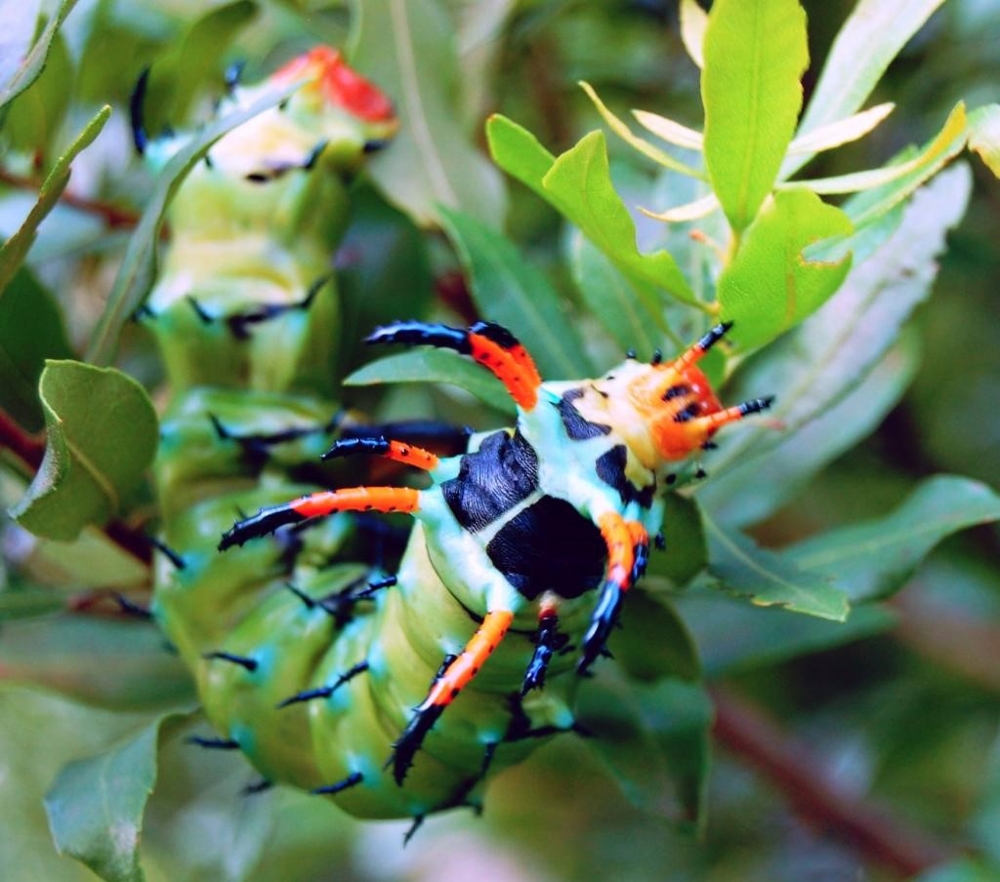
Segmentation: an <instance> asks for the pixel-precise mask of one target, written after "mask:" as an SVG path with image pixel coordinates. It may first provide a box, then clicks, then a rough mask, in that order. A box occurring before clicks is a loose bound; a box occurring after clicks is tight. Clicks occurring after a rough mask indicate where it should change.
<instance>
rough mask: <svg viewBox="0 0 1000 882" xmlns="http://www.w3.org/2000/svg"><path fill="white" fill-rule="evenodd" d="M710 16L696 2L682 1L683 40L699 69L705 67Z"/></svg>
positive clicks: (690, 0) (694, 0)
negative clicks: (706, 30) (706, 35)
mask: <svg viewBox="0 0 1000 882" xmlns="http://www.w3.org/2000/svg"><path fill="white" fill-rule="evenodd" d="M707 27H708V16H707V15H706V14H705V10H704V9H702V8H701V7H700V6H699V5H698V4H697V2H696V0H681V40H682V41H683V43H684V48H685V49H687V54H688V55H690V56H691V60H692V61H693V62H694V63H695V64H696V65H698V67H704V66H705V56H704V46H705V29H706V28H707Z"/></svg>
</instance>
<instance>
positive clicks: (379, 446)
mask: <svg viewBox="0 0 1000 882" xmlns="http://www.w3.org/2000/svg"><path fill="white" fill-rule="evenodd" d="M388 450H389V441H388V440H387V439H386V438H385V436H383V435H379V436H377V437H369V438H340V439H339V440H338V441H336V442H335V443H334V445H333V447H331V448H330V449H329V450H328V451H327V452H326V453H324V454H323V455H322V456H321V457H320V459H324V460H327V459H337V458H339V457H341V456H352V455H354V454H357V453H370V454H372V455H375V456H381V455H383V454H385V453H387V452H388Z"/></svg>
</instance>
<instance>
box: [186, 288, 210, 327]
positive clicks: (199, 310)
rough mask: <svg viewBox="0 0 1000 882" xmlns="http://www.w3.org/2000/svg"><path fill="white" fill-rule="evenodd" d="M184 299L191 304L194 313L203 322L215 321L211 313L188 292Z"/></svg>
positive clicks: (208, 323)
mask: <svg viewBox="0 0 1000 882" xmlns="http://www.w3.org/2000/svg"><path fill="white" fill-rule="evenodd" d="M184 299H185V300H187V302H188V303H190V304H191V308H192V309H193V310H194V311H195V314H196V315H197V316H198V318H200V319H201V321H202V323H203V324H206V325H210V324H212V322H213V321H215V319H214V318H213V316H212V314H211V313H209V312H207V311H206V310H205V308H204V307H203V306H202V305H201V304H200V303H199V302H198V301H197V300H195V298H194V297H193V296H192V295H190V294H188V296H187V297H185V298H184Z"/></svg>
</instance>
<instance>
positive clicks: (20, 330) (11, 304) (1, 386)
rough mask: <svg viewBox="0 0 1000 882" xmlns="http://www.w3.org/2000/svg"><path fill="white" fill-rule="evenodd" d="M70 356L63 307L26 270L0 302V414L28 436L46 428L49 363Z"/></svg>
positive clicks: (22, 271)
mask: <svg viewBox="0 0 1000 882" xmlns="http://www.w3.org/2000/svg"><path fill="white" fill-rule="evenodd" d="M25 328H31V333H30V334H26V333H24V330H25ZM72 355H73V352H72V350H71V349H70V345H69V341H68V340H67V339H66V331H65V329H64V328H63V323H62V316H61V314H60V312H59V307H58V306H57V305H56V302H55V300H54V299H53V298H52V295H51V294H49V292H48V291H46V290H45V289H44V288H43V287H42V286H41V285H39V284H38V282H37V281H35V278H34V276H32V275H31V273H30V272H29V271H28V270H27V268H25V267H22V268H21V269H20V270H19V271H18V272H17V274H16V275H15V276H14V278H13V279H12V280H11V282H10V284H9V285H8V286H7V291H6V292H5V294H4V296H3V297H0V409H2V410H5V411H7V413H9V414H10V415H11V416H12V417H13V418H14V419H15V420H16V421H17V422H18V423H19V424H20V425H22V426H23V427H24V428H25V429H27V430H28V431H29V432H37V431H39V430H40V429H41V428H42V426H43V425H45V418H44V417H43V415H42V406H41V403H40V402H39V400H38V378H39V377H40V376H41V374H42V368H44V366H45V359H47V358H70V357H72Z"/></svg>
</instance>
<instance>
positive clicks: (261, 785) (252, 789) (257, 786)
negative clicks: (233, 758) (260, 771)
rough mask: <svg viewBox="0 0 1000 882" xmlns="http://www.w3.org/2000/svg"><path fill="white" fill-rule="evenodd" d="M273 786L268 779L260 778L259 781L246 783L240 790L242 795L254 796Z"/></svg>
mask: <svg viewBox="0 0 1000 882" xmlns="http://www.w3.org/2000/svg"><path fill="white" fill-rule="evenodd" d="M272 787H274V782H273V781H268V780H267V778H261V779H260V780H259V781H253V782H251V783H250V784H247V786H246V787H244V788H243V790H241V791H240V793H241V795H242V796H256V795H257V794H258V793H263V792H264V791H266V790H270V789H271V788H272Z"/></svg>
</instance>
